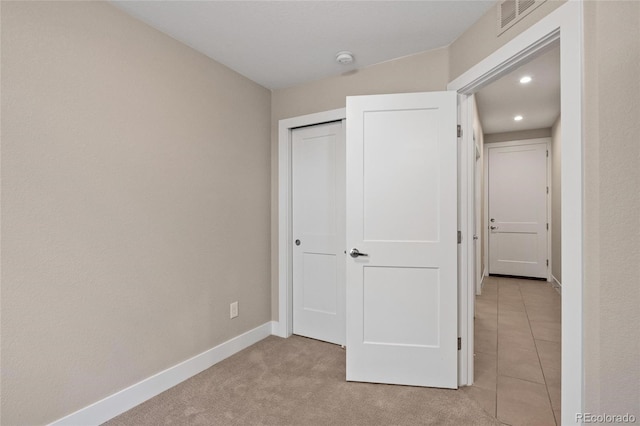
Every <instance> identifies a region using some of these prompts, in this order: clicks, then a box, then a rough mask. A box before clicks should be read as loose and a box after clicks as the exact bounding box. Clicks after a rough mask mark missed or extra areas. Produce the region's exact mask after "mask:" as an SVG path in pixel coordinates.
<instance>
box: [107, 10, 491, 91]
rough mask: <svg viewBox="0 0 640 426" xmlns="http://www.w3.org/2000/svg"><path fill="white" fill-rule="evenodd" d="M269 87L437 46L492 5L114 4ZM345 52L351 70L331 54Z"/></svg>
mask: <svg viewBox="0 0 640 426" xmlns="http://www.w3.org/2000/svg"><path fill="white" fill-rule="evenodd" d="M112 3H113V4H114V5H116V6H117V7H118V8H120V9H122V10H124V11H125V12H127V13H129V14H130V15H132V16H134V17H136V18H138V19H140V20H142V21H144V22H146V23H148V24H149V25H151V26H152V27H155V28H157V29H158V30H160V31H162V32H164V33H166V34H168V35H170V36H171V37H173V38H175V39H177V40H179V41H181V42H183V43H185V44H187V45H189V46H191V47H193V48H194V49H196V50H198V51H200V52H202V53H204V54H205V55H207V56H209V57H211V58H213V59H215V60H216V61H218V62H221V63H222V64H224V65H226V66H228V67H229V68H231V69H233V70H235V71H237V72H238V73H240V74H242V75H244V76H245V77H248V78H249V79H251V80H253V81H255V82H257V83H259V84H261V85H262V86H264V87H267V88H269V89H279V88H284V87H290V86H295V85H298V84H301V83H305V82H309V81H313V80H318V79H321V78H325V77H329V76H334V75H339V74H341V73H344V72H346V71H350V70H352V69H355V68H362V67H365V66H368V65H372V64H376V63H380V62H384V61H388V60H390V59H395V58H399V57H402V56H406V55H411V54H414V53H418V52H422V51H426V50H430V49H434V48H438V47H443V46H446V45H448V44H450V43H451V42H453V41H454V40H455V39H456V38H457V37H458V36H459V35H460V34H462V33H463V32H464V31H465V30H466V29H467V28H469V27H470V26H471V25H472V24H473V23H474V22H475V21H477V20H478V18H480V17H481V16H482V15H483V14H484V13H485V12H486V11H487V10H488V9H489V8H490V7H491V5H492V4H493V3H494V1H481V0H472V1H451V0H449V1H425V0H421V1H398V0H396V1H267V0H261V1H113V2H112ZM341 50H350V51H351V52H353V53H354V55H355V62H354V63H353V64H352V65H349V66H345V65H339V64H337V63H336V62H335V55H336V53H337V52H339V51H341Z"/></svg>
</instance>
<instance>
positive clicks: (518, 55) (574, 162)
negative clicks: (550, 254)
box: [448, 2, 583, 424]
mask: <svg viewBox="0 0 640 426" xmlns="http://www.w3.org/2000/svg"><path fill="white" fill-rule="evenodd" d="M581 21H582V5H581V4H580V3H579V2H575V3H574V2H569V3H567V4H565V5H563V6H562V7H560V8H559V9H557V10H556V11H555V12H552V13H551V14H549V15H548V16H547V17H545V18H543V19H542V20H541V21H539V22H538V23H537V24H535V25H533V26H532V27H531V28H529V29H528V30H525V31H524V32H523V33H522V34H520V35H519V36H517V37H515V38H514V39H513V40H512V41H511V42H509V43H507V44H505V45H504V46H503V47H502V48H500V49H498V50H497V51H496V52H495V53H494V54H492V55H490V56H489V57H487V58H486V59H485V60H483V61H481V62H480V63H478V64H477V65H476V66H474V67H472V68H471V69H470V70H469V71H467V72H466V73H464V74H463V75H462V76H460V77H458V78H457V79H456V80H454V81H453V82H451V83H450V84H449V85H448V88H449V89H450V90H456V91H457V92H458V93H459V94H460V96H461V98H462V108H461V109H462V110H463V113H462V116H463V128H464V130H465V131H466V134H467V137H466V138H465V139H464V140H463V143H462V146H461V150H462V156H463V158H465V161H464V162H463V167H462V168H461V176H460V178H461V179H462V182H463V184H462V193H461V196H460V199H461V227H462V233H463V235H471V234H472V233H473V230H474V226H475V224H474V209H473V206H474V196H475V194H474V191H473V188H474V179H473V175H474V174H473V173H472V171H473V170H474V162H475V160H476V159H475V155H474V154H475V151H476V149H475V146H474V144H473V140H472V138H471V137H470V136H469V135H472V134H473V131H472V129H473V114H472V108H473V104H472V102H473V97H472V96H471V95H473V94H475V93H477V92H479V91H480V90H481V89H482V88H483V87H485V86H487V85H489V84H491V83H492V82H494V81H496V80H498V79H499V78H500V77H502V76H504V75H506V74H508V73H509V72H511V71H512V70H514V69H516V68H518V67H519V66H520V65H522V64H523V63H525V62H527V61H529V60H530V59H531V58H534V57H536V56H539V55H540V54H541V53H544V52H546V51H548V50H549V48H551V47H552V46H553V45H554V44H555V43H558V42H559V44H560V80H561V82H562V85H561V88H560V104H561V109H562V116H561V119H560V120H559V126H558V129H557V131H558V134H559V135H560V137H561V139H562V146H561V149H560V152H561V156H560V163H561V174H562V188H561V190H560V191H558V192H559V196H560V200H561V202H562V212H561V218H562V225H563V226H562V230H561V231H560V235H561V237H562V246H561V249H560V251H561V252H562V256H561V261H560V262H559V264H560V265H561V266H562V278H561V279H562V284H563V285H562V293H563V294H562V296H563V297H562V300H561V302H560V305H561V314H560V315H561V330H562V331H561V345H562V347H561V370H562V371H561V374H560V375H561V380H562V387H561V391H560V392H561V410H558V412H557V413H556V415H557V417H558V423H562V424H564V423H571V422H573V421H574V418H573V417H574V415H575V413H580V412H582V410H583V341H582V324H583V317H582V276H583V275H582V274H583V269H582V263H583V247H582V238H583V237H582V236H583V222H582V214H583V213H582V194H583V178H582V115H581V105H582V27H581ZM465 171H466V172H465ZM470 241H471V239H469V238H468V239H467V243H466V245H465V246H464V248H463V257H464V258H463V261H462V264H461V267H460V269H461V270H460V276H461V277H462V278H461V280H462V286H463V291H466V295H467V299H466V300H462V299H461V305H464V304H466V306H468V308H467V309H461V314H464V313H465V312H466V313H467V317H466V318H461V319H460V326H461V329H463V336H465V335H466V342H467V343H468V346H469V347H472V348H473V347H474V343H475V342H474V337H473V334H474V333H473V329H474V320H473V311H474V306H475V291H473V290H475V289H476V287H474V285H475V283H476V279H477V276H476V274H475V273H476V271H475V264H474V261H475V254H476V250H475V247H474V245H473V244H472V243H470ZM480 263H481V264H482V262H480ZM478 275H479V274H478ZM535 284H539V283H535ZM553 291H554V292H555V290H553ZM556 294H557V293H556ZM465 329H466V330H465ZM465 331H466V332H465ZM463 345H464V343H463ZM478 362H480V360H479V361H478ZM462 363H463V364H466V368H467V373H468V375H467V379H468V381H467V383H468V384H471V383H473V381H474V378H473V371H474V368H473V364H474V359H473V351H470V352H468V353H467V354H466V359H464V360H463V361H462ZM462 367H465V365H463V366H462ZM462 370H463V368H461V371H462Z"/></svg>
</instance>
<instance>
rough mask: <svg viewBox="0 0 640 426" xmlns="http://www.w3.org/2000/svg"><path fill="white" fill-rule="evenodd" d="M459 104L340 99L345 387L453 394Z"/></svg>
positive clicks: (428, 97) (409, 98)
mask: <svg viewBox="0 0 640 426" xmlns="http://www.w3.org/2000/svg"><path fill="white" fill-rule="evenodd" d="M456 102H457V99H456V94H455V93H454V92H434V93H408V94H394V95H376V96H355V97H348V98H347V251H348V253H349V256H348V257H347V380H349V381H362V382H376V383H391V384H402V385H415V386H432V387H442V388H456V387H457V384H458V375H457V368H458V356H457V354H458V352H457V335H458V334H457V329H458V322H457V318H458V317H457V304H458V299H457V285H458V284H457V237H456V231H457V225H456V224H457V189H456V184H457V135H456ZM358 252H359V253H360V255H358Z"/></svg>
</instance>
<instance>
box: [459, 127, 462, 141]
mask: <svg viewBox="0 0 640 426" xmlns="http://www.w3.org/2000/svg"><path fill="white" fill-rule="evenodd" d="M458 137H459V138H461V137H462V126H461V125H459V124H458Z"/></svg>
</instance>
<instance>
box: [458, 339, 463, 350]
mask: <svg viewBox="0 0 640 426" xmlns="http://www.w3.org/2000/svg"><path fill="white" fill-rule="evenodd" d="M461 349H462V337H458V350H461Z"/></svg>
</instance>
